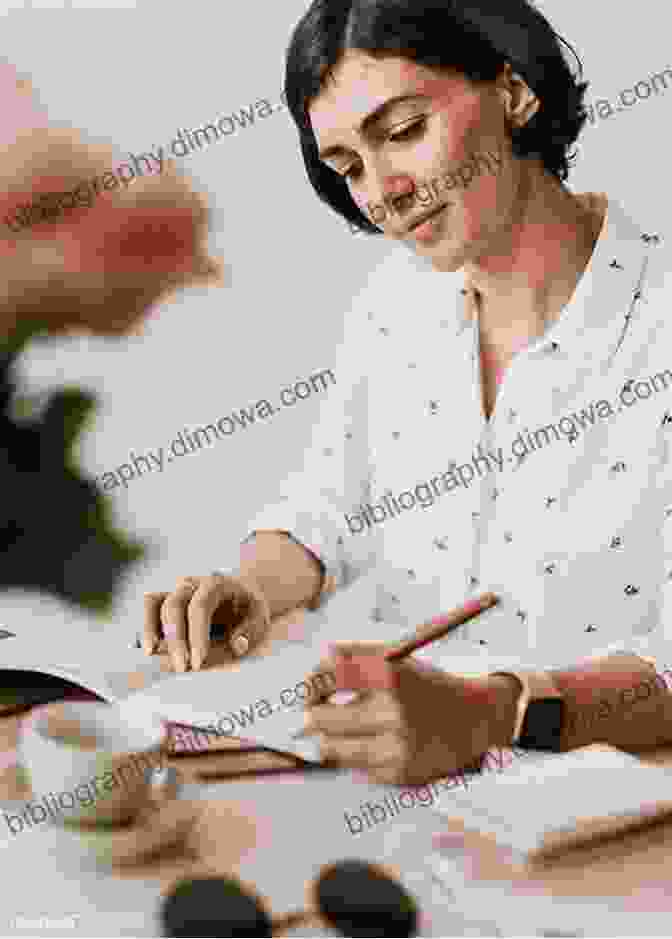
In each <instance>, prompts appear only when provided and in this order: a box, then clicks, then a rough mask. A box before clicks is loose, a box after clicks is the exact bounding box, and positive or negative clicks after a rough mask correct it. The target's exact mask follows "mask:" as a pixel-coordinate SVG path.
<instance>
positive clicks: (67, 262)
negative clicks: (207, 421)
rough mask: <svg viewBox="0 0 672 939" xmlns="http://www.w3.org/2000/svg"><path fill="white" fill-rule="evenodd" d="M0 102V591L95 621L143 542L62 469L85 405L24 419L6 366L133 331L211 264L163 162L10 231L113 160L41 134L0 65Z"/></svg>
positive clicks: (74, 393) (199, 202) (196, 212)
mask: <svg viewBox="0 0 672 939" xmlns="http://www.w3.org/2000/svg"><path fill="white" fill-rule="evenodd" d="M0 100H2V103H3V123H4V124H5V125H6V121H5V118H6V117H7V116H8V119H10V123H11V121H13V125H12V130H11V134H10V135H9V136H10V137H11V138H12V139H7V136H8V135H7V133H5V139H3V140H2V143H3V144H4V146H3V147H2V150H1V151H0V193H3V195H2V196H1V197H0V220H4V221H3V222H2V223H0V487H1V489H0V492H1V496H0V552H2V564H1V565H0V586H4V587H5V588H9V587H28V588H33V589H35V588H37V589H43V590H46V591H47V592H49V593H51V594H55V595H57V596H59V597H62V598H64V599H66V600H68V601H69V602H71V603H74V604H77V605H79V606H82V607H85V608H86V609H89V610H92V611H99V612H101V613H106V614H108V613H109V612H110V610H111V609H112V597H113V592H114V589H115V586H116V584H117V583H118V581H119V578H120V577H121V575H122V573H123V571H124V570H125V568H127V567H128V566H129V565H130V564H132V563H133V562H135V561H138V560H139V559H140V558H142V557H143V556H144V554H145V550H146V547H147V545H145V544H143V543H141V542H139V541H133V540H129V539H127V538H126V536H125V534H124V533H120V532H117V531H115V530H114V529H113V522H112V518H111V511H110V507H109V503H108V501H107V498H106V497H105V496H103V495H102V494H101V493H100V492H99V490H98V489H97V487H96V485H95V483H94V481H93V480H92V479H90V478H86V477H83V476H82V475H81V473H80V471H79V470H78V467H77V466H76V465H75V459H74V455H73V454H74V451H73V448H74V447H75V444H76V443H77V438H78V436H79V434H80V433H81V431H82V429H83V426H84V423H85V421H87V420H88V421H90V420H91V419H92V417H93V413H94V411H95V404H96V398H95V396H94V395H92V394H91V393H90V392H83V391H80V390H79V389H76V388H64V389H62V390H60V391H58V392H56V393H54V394H52V395H51V397H50V399H49V401H48V403H47V406H46V409H44V411H43V413H42V416H41V417H34V416H33V417H31V416H30V415H31V412H32V409H31V401H30V399H29V398H27V397H25V396H24V397H23V398H20V397H19V396H18V395H17V392H16V387H15V383H14V381H13V376H12V366H13V363H14V361H15V360H16V358H17V357H18V355H19V354H20V353H21V351H22V349H23V348H24V346H25V345H26V343H27V342H29V341H31V340H32V341H35V340H39V341H45V340H47V341H48V337H49V336H50V335H58V334H61V335H62V334H66V335H71V334H77V333H81V332H88V333H93V334H95V335H100V336H122V335H127V334H129V333H130V332H137V331H138V326H139V324H140V323H141V322H142V321H143V320H144V318H145V317H146V316H147V315H148V313H149V312H150V311H151V310H152V309H153V308H155V307H156V306H157V305H158V304H159V303H160V302H161V301H162V300H164V299H166V298H167V297H168V296H170V295H171V294H174V293H175V292H177V291H178V290H180V289H184V288H185V287H188V286H192V285H196V284H217V285H222V284H223V276H222V274H223V266H222V264H221V262H220V261H218V260H216V259H214V258H212V257H211V256H210V255H209V254H208V251H207V245H206V241H207V236H208V232H209V227H210V215H209V210H208V207H207V204H206V202H205V198H204V197H203V196H202V195H200V194H198V193H196V192H195V191H194V190H193V189H192V188H191V185H190V183H189V181H188V180H187V179H186V177H184V176H183V175H182V174H181V173H179V172H178V170H177V169H176V167H175V164H174V162H173V161H169V160H167V159H166V160H164V162H163V167H162V172H161V173H156V174H154V175H147V176H142V177H140V176H139V177H137V178H136V179H135V180H133V181H132V182H131V183H129V184H128V185H127V186H124V187H123V188H116V189H114V190H112V189H106V188H100V187H98V188H99V189H100V191H98V189H97V188H96V187H93V188H94V190H95V192H96V198H95V200H93V199H90V200H85V202H84V203H83V204H82V203H81V202H80V203H79V204H74V201H73V204H72V206H68V207H67V208H66V209H63V208H59V209H58V211H55V212H54V211H47V210H46V209H44V208H43V211H42V212H41V213H35V212H32V213H31V214H30V218H29V221H30V222H31V224H26V225H24V226H23V227H21V226H17V225H16V224H15V225H10V224H9V222H11V221H12V220H15V219H16V218H17V214H16V213H17V211H18V212H20V211H21V206H24V207H25V206H27V207H30V206H35V205H36V204H37V200H38V199H39V197H40V196H42V197H43V198H42V199H41V200H40V205H41V206H43V207H45V206H48V204H49V199H48V198H47V196H48V194H54V193H55V194H56V195H58V194H61V195H63V194H64V193H66V192H74V191H75V190H77V189H78V187H79V189H80V190H82V191H83V187H84V183H85V182H86V181H90V180H92V179H102V178H103V177H104V176H105V175H106V174H107V177H108V179H111V177H112V175H113V174H112V173H111V167H112V166H113V164H114V159H113V154H112V150H111V148H110V147H106V146H102V145H94V144H91V143H85V142H83V141H82V139H81V137H80V135H79V133H78V132H77V131H75V130H73V129H71V128H58V127H55V126H53V125H50V124H48V123H47V122H46V121H45V118H44V113H43V112H42V111H40V109H39V107H38V106H37V105H36V104H35V101H34V96H33V94H32V91H31V89H30V87H29V85H28V84H27V82H26V81H25V80H22V79H20V78H19V77H18V76H17V75H16V73H15V72H14V71H13V70H12V68H11V66H9V65H5V66H3V67H0ZM6 130H7V127H6V126H5V127H4V131H5V132H6ZM52 202H53V199H52ZM35 215H37V217H35ZM24 216H25V213H24ZM7 220H9V222H8V221H7ZM20 414H24V415H28V416H27V417H25V416H24V418H19V419H18V420H17V415H20Z"/></svg>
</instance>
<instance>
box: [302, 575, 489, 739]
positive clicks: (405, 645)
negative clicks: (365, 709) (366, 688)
mask: <svg viewBox="0 0 672 939" xmlns="http://www.w3.org/2000/svg"><path fill="white" fill-rule="evenodd" d="M497 603H499V597H498V596H497V595H496V594H494V593H490V592H488V593H482V594H481V595H480V596H479V597H474V599H473V600H468V601H467V602H466V603H463V604H462V606H458V607H456V608H455V609H454V610H451V611H450V612H449V613H442V614H440V615H439V616H434V617H432V619H430V620H428V621H427V622H426V623H421V625H420V626H418V627H417V628H416V630H415V632H413V633H412V634H411V635H410V636H406V637H405V638H404V639H400V640H399V641H398V642H397V643H395V644H394V645H393V646H392V648H391V649H387V651H386V652H385V654H384V656H383V658H384V659H385V661H387V662H399V661H400V660H401V659H405V658H407V656H409V655H411V654H412V653H413V652H415V651H417V649H422V648H423V647H424V646H428V645H430V643H432V642H436V640H437V639H442V638H443V637H444V636H447V635H448V634H449V633H451V632H453V630H455V629H457V627H458V626H462V625H463V624H464V623H468V622H469V620H471V619H474V618H475V617H477V616H480V614H481V613H483V612H485V610H489V609H490V607H493V606H495V605H496V604H497ZM345 654H346V655H348V653H347V652H346V653H345ZM332 695H338V696H339V698H340V700H339V701H338V703H339V704H347V703H348V701H350V700H354V699H355V698H356V697H357V692H347V691H346V692H342V691H336V692H331V693H327V692H325V693H324V696H323V697H324V699H325V700H329V698H330V697H331V696H332ZM304 736H306V734H305V731H303V730H299V731H297V733H295V734H292V738H291V739H292V740H300V739H301V738H302V737H304Z"/></svg>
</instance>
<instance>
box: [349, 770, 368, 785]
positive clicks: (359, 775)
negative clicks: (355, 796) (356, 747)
mask: <svg viewBox="0 0 672 939" xmlns="http://www.w3.org/2000/svg"><path fill="white" fill-rule="evenodd" d="M352 778H353V780H354V781H355V782H358V783H370V782H371V780H370V779H369V774H368V773H365V772H364V770H363V769H353V771H352Z"/></svg>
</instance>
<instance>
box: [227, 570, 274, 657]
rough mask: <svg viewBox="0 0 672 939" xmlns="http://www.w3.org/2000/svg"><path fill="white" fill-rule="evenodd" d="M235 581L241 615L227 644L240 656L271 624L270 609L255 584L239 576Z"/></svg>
mask: <svg viewBox="0 0 672 939" xmlns="http://www.w3.org/2000/svg"><path fill="white" fill-rule="evenodd" d="M235 583H236V590H237V596H238V598H239V609H240V607H242V616H241V622H240V623H239V624H238V625H237V626H236V627H235V628H234V630H233V631H232V633H231V639H230V641H229V645H230V646H231V650H232V652H233V653H234V655H236V656H238V657H240V656H242V655H245V654H246V653H247V652H248V651H249V650H250V649H253V648H254V647H255V646H257V645H258V644H259V643H260V642H261V640H262V639H264V638H265V637H266V634H267V632H268V627H269V626H270V624H271V610H270V607H269V605H268V601H267V600H266V597H265V596H264V594H263V592H262V591H261V589H260V588H259V587H258V585H257V584H255V583H253V582H249V581H248V580H246V579H244V578H241V577H237V578H236V579H235Z"/></svg>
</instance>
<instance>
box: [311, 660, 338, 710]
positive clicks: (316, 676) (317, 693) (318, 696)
mask: <svg viewBox="0 0 672 939" xmlns="http://www.w3.org/2000/svg"><path fill="white" fill-rule="evenodd" d="M304 681H305V683H306V685H307V686H308V697H307V698H306V699H305V701H304V707H306V708H314V707H316V706H317V705H319V704H320V703H323V702H325V701H326V700H327V698H329V696H330V695H332V694H333V693H334V692H335V691H336V690H337V689H336V674H335V672H334V663H333V662H331V661H329V660H327V659H325V660H323V662H321V663H320V665H319V666H318V667H317V668H316V669H314V670H313V671H312V672H310V673H309V674H308V675H307V676H306V678H305V679H304Z"/></svg>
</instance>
